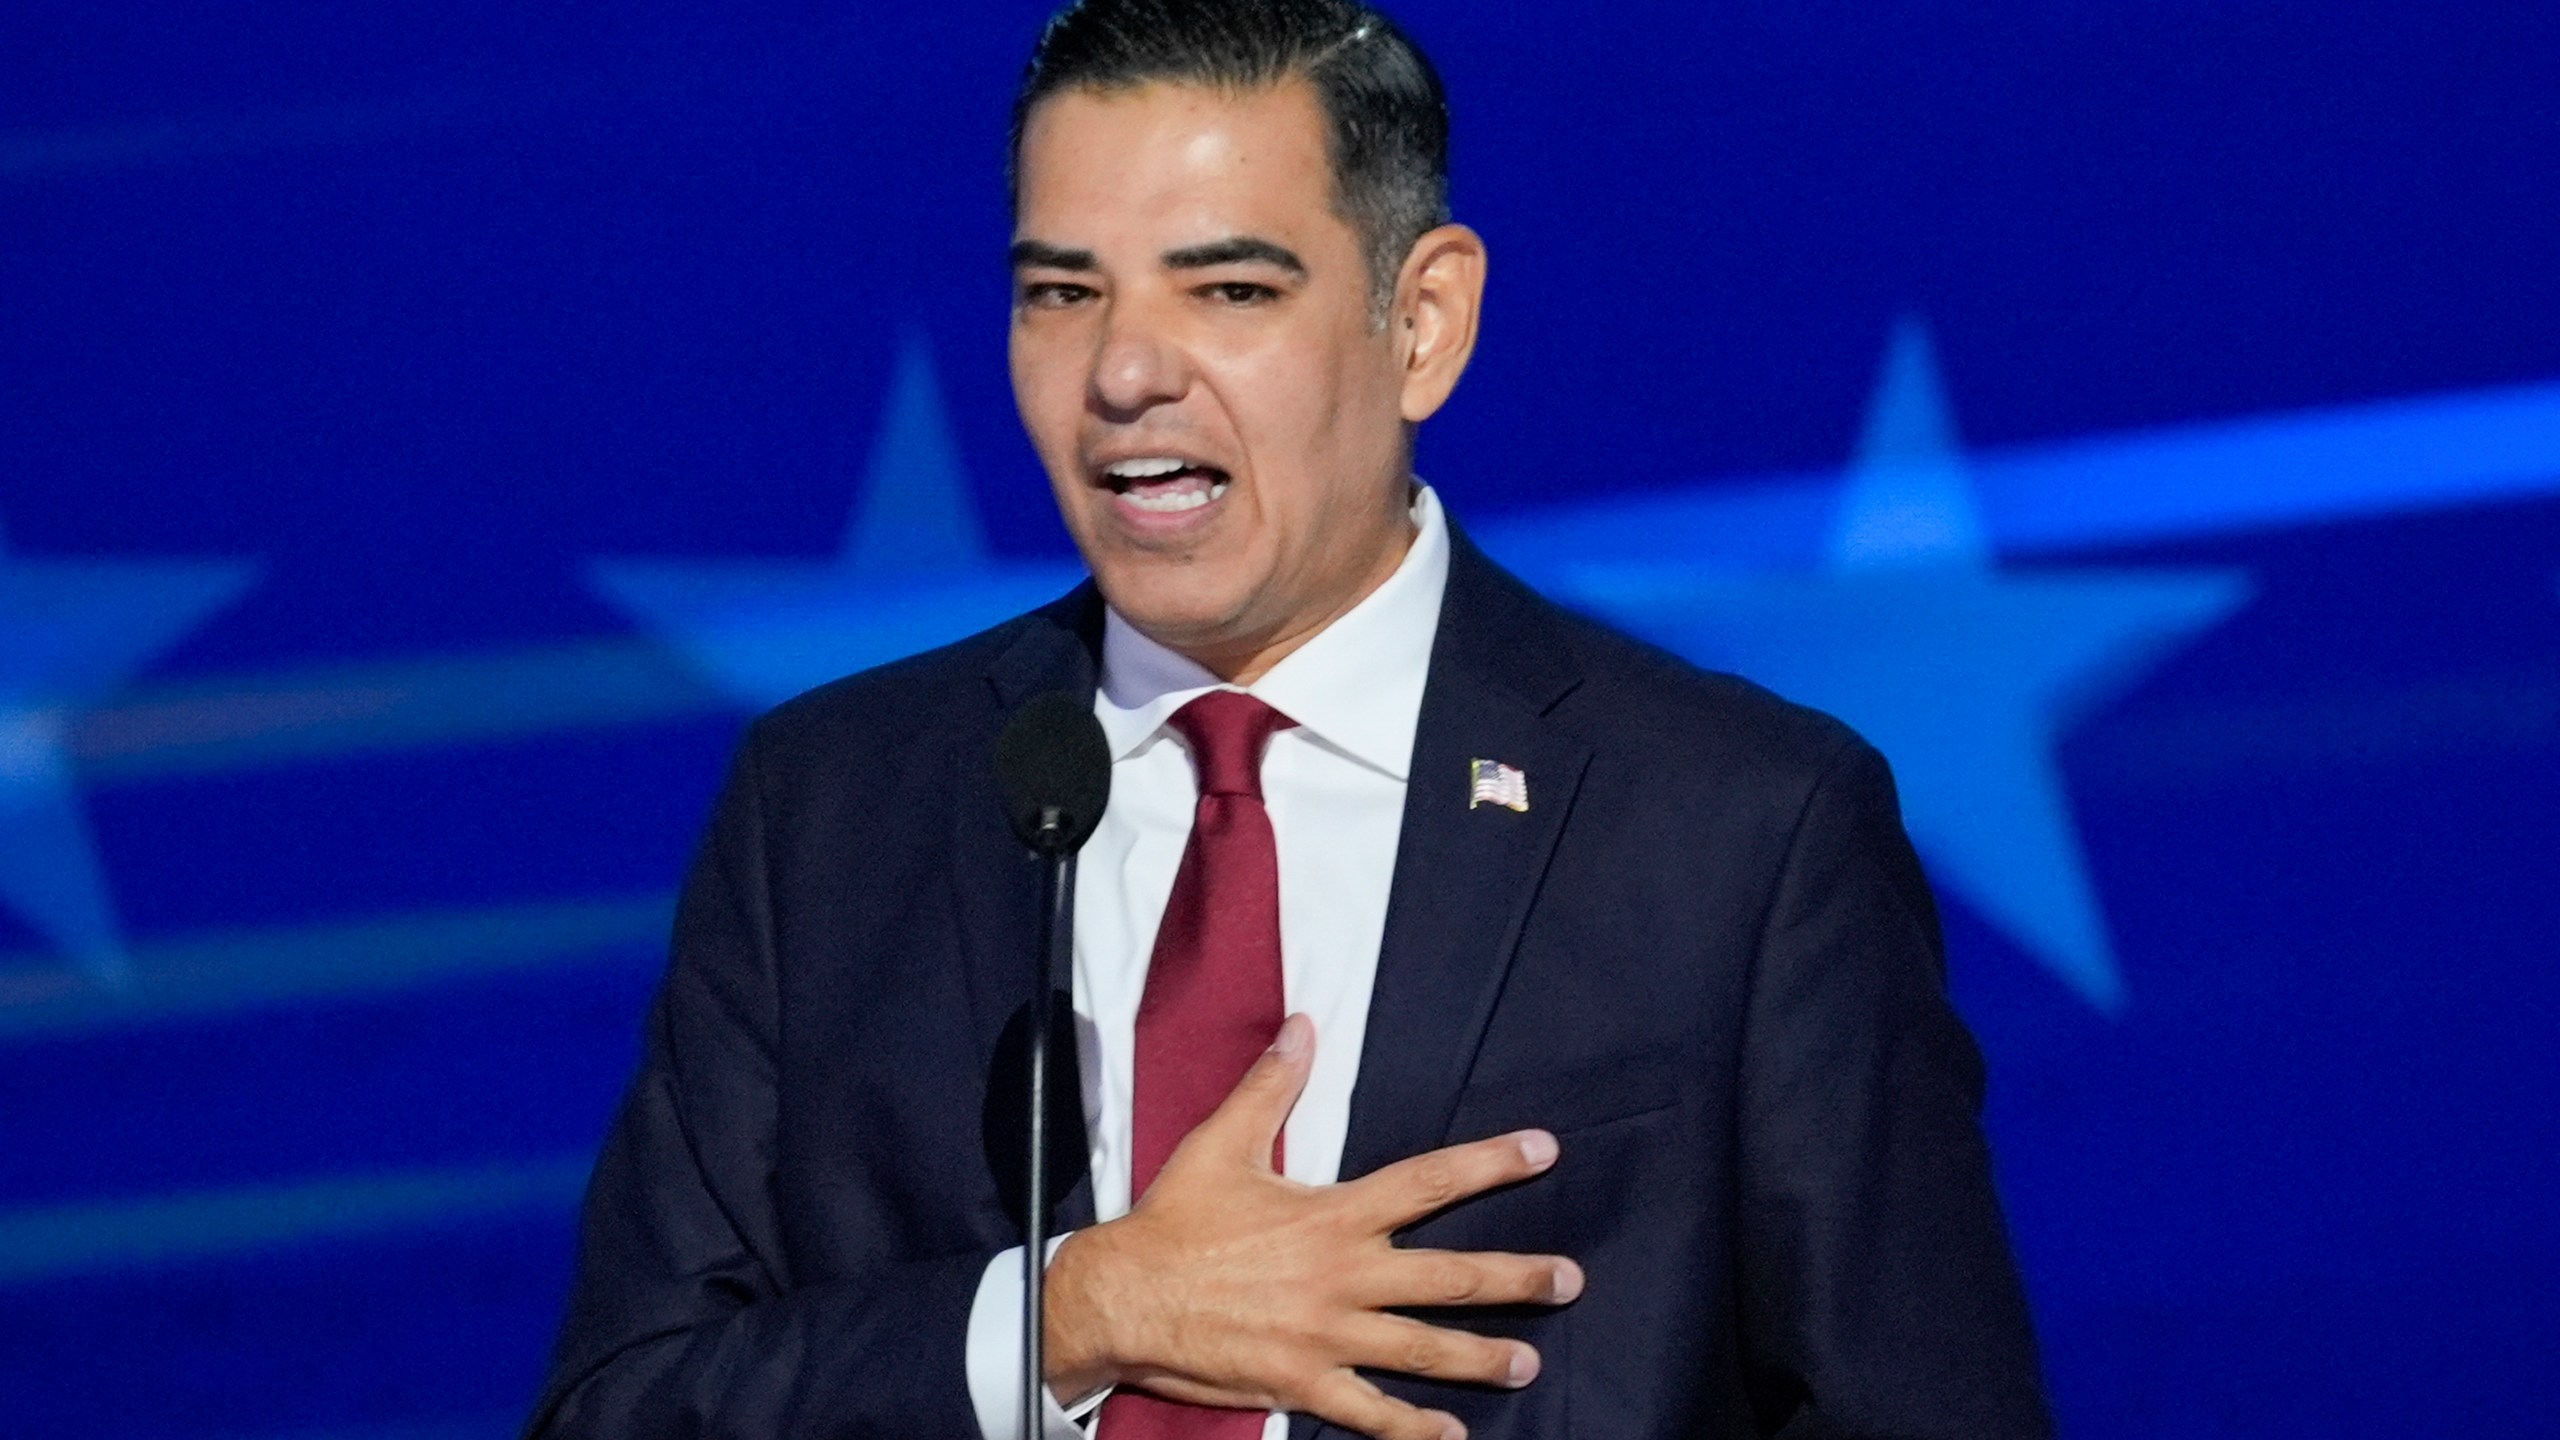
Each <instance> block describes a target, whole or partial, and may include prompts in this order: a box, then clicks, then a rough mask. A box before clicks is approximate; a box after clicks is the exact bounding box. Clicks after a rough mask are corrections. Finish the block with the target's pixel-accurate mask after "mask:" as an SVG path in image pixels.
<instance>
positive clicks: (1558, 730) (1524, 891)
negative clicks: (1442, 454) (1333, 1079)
mask: <svg viewBox="0 0 2560 1440" xmlns="http://www.w3.org/2000/svg"><path fill="white" fill-rule="evenodd" d="M1450 548H1451V553H1450V565H1449V585H1448V589H1447V591H1446V593H1445V596H1444V598H1443V600H1442V602H1441V610H1440V631H1439V635H1438V637H1437V639H1436V640H1435V641H1434V642H1433V645H1432V656H1431V673H1430V677H1429V679H1428V680H1427V681H1426V682H1425V685H1424V688H1423V697H1422V714H1421V717H1420V723H1419V725H1418V728H1417V730H1416V732H1415V736H1414V747H1413V765H1412V769H1411V771H1410V775H1409V779H1408V783H1407V787H1406V793H1405V811H1404V832H1403V834H1402V836H1401V837H1400V839H1399V840H1398V843H1397V851H1396V868H1395V878H1394V882H1393V887H1392V889H1391V890H1390V892H1389V899H1388V905H1387V925H1386V933H1385V935H1384V937H1383V939H1382V941H1381V943H1380V946H1379V951H1378V976H1377V986H1376V990H1375V992H1374V993H1373V995H1372V997H1371V999H1370V1003H1369V1030H1368V1039H1367V1041H1366V1043H1365V1044H1364V1046H1363V1047H1362V1054H1361V1057H1360V1075H1359V1081H1358V1084H1357V1086H1356V1088H1355V1089H1354V1090H1353V1092H1352V1097H1351V1117H1350V1129H1349V1134H1348V1136H1347V1138H1346V1141H1345V1144H1344V1149H1343V1157H1342V1176H1343V1178H1344V1179H1351V1178H1354V1177H1357V1176H1360V1175H1365V1174H1367V1173H1369V1172H1370V1171H1372V1170H1375V1169H1377V1168H1379V1167H1380V1166H1383V1165H1387V1164H1390V1163H1392V1162H1394V1161H1397V1160H1401V1159H1404V1158H1405V1157H1407V1156H1410V1155H1418V1154H1421V1153H1422V1152H1424V1151H1426V1150H1431V1149H1435V1148H1437V1147H1438V1146H1440V1145H1442V1144H1444V1143H1446V1142H1447V1138H1448V1131H1449V1122H1450V1119H1451V1116H1452V1115H1453V1114H1454V1112H1455V1111H1456V1108H1457V1101H1458V1094H1459V1091H1460V1090H1461V1089H1462V1088H1463V1087H1464V1086H1465V1083H1466V1078H1467V1072H1468V1070H1469V1068H1470V1067H1471V1066H1472V1064H1473V1063H1474V1059H1475V1053H1476V1047H1477V1044H1478V1042H1479V1041H1480V1040H1481V1039H1482V1038H1483V1035H1484V1031H1485V1026H1486V1025H1487V1023H1488V1022H1489V1021H1490V1020H1491V1018H1492V1014H1493V1007H1494V1002H1495V1001H1496V1000H1497V999H1498V998H1499V997H1500V995H1501V993H1502V984H1503V979H1504V976H1505V975H1506V974H1507V973H1508V971H1509V968H1510V963H1511V955H1512V952H1513V950H1514V948H1515V947H1516V946H1517V945H1518V943H1519V938H1520V929H1521V926H1522V924H1523V922H1524V921H1525V919H1526V918H1527V915H1528V912H1529V906H1530V903H1531V900H1532V898H1533V897H1534V896H1535V894H1536V892H1537V888H1538V883H1539V880H1540V878H1541V877H1542V876H1543V875H1544V874H1545V871H1546V865H1547V859H1548V856H1549V855H1550V854H1551V853H1553V851H1554V849H1555V843H1556V837H1557V836H1558V835H1559V834H1560V833H1561V832H1562V830H1563V828H1564V822H1565V817H1566V815H1567V813H1568V812H1569V811H1570V810H1571V809H1572V806H1573V800H1574V795H1575V792H1576V790H1577V789H1578V787H1579V786H1580V784H1581V779H1582V772H1583V768H1584V767H1585V765H1587V764H1588V763H1589V760H1590V754H1591V752H1590V749H1589V747H1588V746H1586V745H1584V744H1583V743H1582V741H1581V740H1580V739H1579V738H1577V737H1576V736H1574V735H1573V734H1571V733H1569V732H1568V731H1566V730H1565V729H1564V728H1563V727H1562V726H1560V725H1558V724H1557V723H1555V722H1554V721H1553V720H1551V719H1550V718H1548V712H1549V711H1550V710H1551V709H1552V708H1553V707H1554V705H1555V704H1556V702H1557V701H1559V700H1561V699H1563V698H1564V696H1565V694H1566V693H1567V692H1569V691H1570V690H1572V689H1573V688H1574V686H1575V684H1576V683H1578V679H1579V676H1578V673H1577V672H1576V670H1575V669H1574V666H1573V664H1572V660H1571V657H1570V656H1569V654H1568V653H1567V652H1566V650H1565V647H1564V645H1563V643H1562V640H1561V637H1559V636H1557V635H1556V633H1555V622H1554V619H1553V616H1552V614H1551V612H1550V611H1549V610H1548V608H1547V606H1546V603H1545V602H1544V601H1541V600H1539V599H1537V598H1536V597H1535V596H1534V595H1532V594H1531V593H1530V592H1529V591H1528V590H1527V588H1526V587H1524V586H1522V585H1521V584H1520V582H1519V581H1517V580H1514V579H1512V578H1511V577H1510V576H1509V575H1507V574H1505V573H1503V572H1502V571H1501V570H1500V569H1498V568H1497V567H1495V566H1494V564H1493V563H1492V562H1491V561H1490V560H1487V559H1485V558H1484V556H1483V554H1482V553H1481V552H1479V551H1477V550H1476V548H1475V547H1474V546H1473V545H1472V544H1470V543H1468V541H1467V540H1466V538H1465V537H1464V536H1463V535H1460V534H1459V533H1457V531H1456V529H1455V527H1454V526H1453V527H1452V529H1451V533H1450ZM1480 759H1481V760H1491V761H1494V762H1496V763H1499V764H1504V765H1509V766H1511V767H1512V768H1514V769H1516V770H1519V771H1521V772H1523V773H1524V774H1525V775H1526V777H1527V788H1528V798H1529V808H1528V809H1527V810H1526V811H1513V810H1511V809H1508V808H1506V807H1503V806H1500V805H1495V804H1484V805H1471V804H1470V789H1471V786H1470V780H1471V776H1470V765H1471V762H1473V761H1475V760H1480Z"/></svg>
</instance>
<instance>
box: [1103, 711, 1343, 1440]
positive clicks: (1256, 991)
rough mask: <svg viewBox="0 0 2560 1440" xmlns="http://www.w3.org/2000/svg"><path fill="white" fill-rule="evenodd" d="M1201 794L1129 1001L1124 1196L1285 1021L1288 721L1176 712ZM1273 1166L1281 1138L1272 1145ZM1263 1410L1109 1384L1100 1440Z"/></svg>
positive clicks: (1164, 1435)
mask: <svg viewBox="0 0 2560 1440" xmlns="http://www.w3.org/2000/svg"><path fill="white" fill-rule="evenodd" d="M1171 723H1172V725H1173V728H1174V729H1175V730H1176V731H1177V732H1179V733H1180V734H1181V736H1182V738H1183V739H1184V740H1185V741H1187V742H1189V744H1190V746H1191V766H1192V770H1193V772H1194V773H1195V774H1196V775H1198V777H1199V781H1200V800H1199V804H1198V807H1197V808H1196V809H1194V810H1193V812H1192V817H1191V839H1190V842H1189V843H1188V844H1186V845H1184V846H1183V847H1182V866H1181V868H1180V869H1179V870H1176V871H1175V872H1174V877H1173V895H1172V898H1170V899H1168V900H1167V901H1166V902H1165V907H1164V923H1163V924H1162V925H1161V926H1159V927H1158V928H1157V930H1156V948H1155V955H1154V957H1153V958H1152V959H1151V960H1149V961H1148V964H1147V988H1146V991H1145V993H1144V994H1142V995H1141V996H1140V997H1139V999H1138V1037H1137V1057H1136V1058H1137V1076H1136V1098H1135V1109H1136V1114H1135V1117H1134V1120H1135V1124H1134V1127H1133V1129H1134V1139H1133V1143H1132V1145H1131V1147H1130V1157H1129V1196H1130V1198H1131V1200H1132V1201H1134V1200H1136V1198H1137V1197H1139V1196H1141V1195H1144V1194H1146V1193H1147V1187H1148V1186H1149V1185H1151V1184H1153V1183H1154V1182H1155V1178H1156V1172H1157V1171H1159V1170H1162V1169H1163V1168H1164V1162H1165V1159H1166V1157H1168V1156H1170V1155H1171V1154H1173V1147H1174V1146H1176V1145H1178V1144H1180V1143H1182V1137H1183V1136H1185V1135H1188V1134H1190V1133H1191V1131H1192V1129H1193V1128H1194V1127H1195V1126H1197V1125H1199V1123H1200V1122H1201V1121H1203V1120H1206V1119H1208V1118H1209V1113H1210V1112H1211V1111H1213V1110H1215V1109H1217V1108H1218V1104H1219V1102H1220V1101H1223V1100H1225V1099H1226V1098H1227V1094H1228V1092H1229V1091H1231V1090H1233V1089H1235V1087H1236V1082H1237V1081H1238V1080H1241V1079H1243V1078H1244V1072H1245V1071H1246V1070H1248V1069H1251V1068H1252V1066H1253V1062H1254V1060H1255V1059H1256V1058H1257V1057H1259V1056H1260V1055H1261V1054H1262V1052H1263V1051H1264V1050H1267V1049H1269V1048H1270V1046H1271V1039H1272V1037H1273V1036H1275V1035H1277V1034H1278V1033H1280V1022H1281V1021H1282V1020H1283V1019H1285V1018H1287V1014H1288V1012H1287V1010H1286V1008H1285V1006H1286V1004H1287V1002H1286V1001H1285V1000H1284V999H1283V998H1282V994H1281V984H1280V851H1279V847H1278V846H1277V845H1275V844H1274V843H1273V842H1272V839H1271V813H1270V812H1269V811H1267V810H1265V809H1263V807H1262V751H1263V748H1264V747H1265V746H1267V745H1268V744H1270V742H1271V737H1272V735H1273V734H1274V733H1275V732H1277V731H1281V730H1285V729H1287V728H1288V727H1289V726H1291V725H1293V724H1295V723H1297V722H1295V721H1293V720H1291V719H1290V718H1289V717H1287V716H1285V715H1283V714H1281V713H1280V712H1279V711H1277V710H1274V709H1272V708H1271V707H1270V706H1268V705H1265V704H1263V703H1262V702H1261V701H1259V700H1256V699H1254V698H1253V697H1252V696H1250V695H1244V694H1240V693H1238V692H1236V691H1232V690H1213V691H1211V692H1209V693H1208V694H1206V695H1203V696H1201V697H1200V698H1199V699H1197V700H1194V701H1192V702H1191V703H1190V704H1188V705H1185V706H1183V707H1182V708H1181V709H1180V710H1178V711H1175V712H1174V716H1173V720H1172V722H1171ZM1271 1163H1272V1165H1273V1166H1274V1167H1277V1166H1278V1165H1279V1164H1280V1147H1279V1145H1278V1144H1277V1143H1276V1142H1275V1143H1274V1144H1273V1145H1272V1147H1271ZM1262 1419H1263V1417H1262V1412H1260V1411H1257V1410H1215V1409H1210V1408H1207V1407H1204V1406H1199V1405H1184V1404H1180V1403H1178V1402H1176V1401H1172V1400H1162V1399H1158V1398H1157V1397H1155V1396H1153V1395H1148V1394H1145V1393H1143V1392H1141V1391H1137V1390H1119V1391H1114V1392H1113V1393H1112V1396H1111V1398H1110V1399H1108V1400H1106V1401H1104V1402H1103V1405H1102V1431H1101V1435H1100V1440H1254V1437H1255V1436H1258V1435H1260V1434H1261V1433H1262Z"/></svg>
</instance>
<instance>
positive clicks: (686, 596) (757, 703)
mask: <svg viewBox="0 0 2560 1440" xmlns="http://www.w3.org/2000/svg"><path fill="white" fill-rule="evenodd" d="M1083 574H1084V571H1083V568H1082V567H1081V566H1079V565H1075V564H1072V563H1028V564H1023V563H999V562H997V561H995V560H993V559H991V558H990V557H989V556H988V555H987V553H986V546H985V542H984V540H983V539H982V538H981V536H980V535H979V533H978V524H977V518H976V512H975V510H974V509H973V507H972V505H971V502H970V500H969V490H968V480H967V477H966V476H965V475H964V474H963V473H962V471H961V468H960V457H959V452H958V450H957V448H956V447H955V446H954V445H953V444H952V440H951V428H950V422H949V420H948V419H947V418H946V415H945V412H944V409H943V404H942V397H941V393H940V389H939V387H938V386H937V385H936V383H935V380H934V370H933V362H932V357H931V356H930V355H929V354H928V353H927V350H926V347H925V344H924V342H923V340H922V338H921V337H916V336H911V337H909V339H908V340H907V341H906V342H905V344H904V345H903V346H902V348H901V350H900V352H899V356H898V366H897V373H896V376H895V377H894V379H893V380H892V381H891V384H890V392H889V402H888V406H887V410H886V413H885V415H884V417H883V419H882V422H881V427H880V434H879V438H878V440H877V441H876V442H875V443H874V445H873V447H872V452H871V460H870V465H869V468H868V470H867V472H866V473H865V476H864V479H863V485H862V496H861V497H860V499H859V500H858V501H857V504H856V506H855V515H854V518H853V522H852V524H851V526H850V527H849V528H848V530H847V532H846V535H845V538H844V543H843V545H842V546H841V547H840V549H839V550H838V552H837V554H836V556H835V557H834V558H833V559H831V560H821V561H788V560H599V561H596V562H594V564H593V565H592V566H591V567H590V571H589V578H590V582H591V583H592V584H593V585H594V587H595V588H596V590H597V591H598V592H599V593H600V594H602V595H603V596H604V597H605V598H606V599H607V600H608V601H610V602H611V603H613V604H614V605H616V606H618V607H620V608H621V609H622V610H623V611H624V612H625V613H626V614H628V615H630V616H631V617H632V618H633V619H634V620H635V621H636V622H638V623H639V624H640V625H642V626H643V627H645V628H647V629H648V630H650V631H651V632H653V633H654V634H655V635H656V636H657V637H658V638H659V639H660V640H661V641H662V642H663V643H665V644H666V645H667V646H669V647H670V648H671V649H673V650H675V651H676V652H677V653H679V654H680V655H682V656H683V657H684V658H685V659H686V661H687V662H688V663H689V664H691V665H692V666H693V668H694V669H695V670H697V671H698V672H700V673H701V674H702V675H703V676H704V677H705V678H706V679H708V680H710V681H711V682H712V683H713V684H714V685H717V686H718V687H719V688H720V689H721V691H722V692H723V693H725V694H727V695H729V696H730V697H731V698H733V699H735V700H736V701H738V702H739V703H741V704H744V705H747V706H751V707H755V708H759V709H760V708H763V707H765V706H768V705H774V704H778V703H780V702H781V701H784V700H787V699H789V698H791V697H792V696H794V695H797V694H799V693H800V692H801V691H803V690H806V689H808V688H809V687H811V686H813V685H818V684H822V683H824V682H825V681H828V680H832V679H834V678H836V677H837V676H840V675H847V674H851V673H852V672H854V671H856V670H861V669H864V668H866V667H869V666H872V665H878V664H882V663H884V662H887V661H890V660H895V659H898V658H900V657H901V656H906V655H912V654H914V653H916V652H917V651H920V650H927V649H931V648H932V647H934V646H936V645H940V644H944V643H946V642H948V641H952V640H957V639H959V638H960V637H962V636H964V635H968V634H971V633H973V632H975V631H978V630H981V629H984V628H985V627H987V626H989V625H993V624H995V623H997V622H998V621H1001V620H1004V619H1006V618H1008V617H1010V616H1013V615H1017V614H1020V613H1021V612H1023V611H1025V610H1028V609H1031V608H1033V607H1034V606H1038V605H1042V604H1045V603H1047V602H1048V601H1050V600H1054V599H1056V598H1057V597H1058V596H1059V595H1061V594H1063V593H1065V592H1066V591H1067V589H1068V588H1069V587H1071V586H1073V585H1074V584H1075V583H1076V582H1077V581H1078V580H1079V579H1081V578H1082V577H1083Z"/></svg>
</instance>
